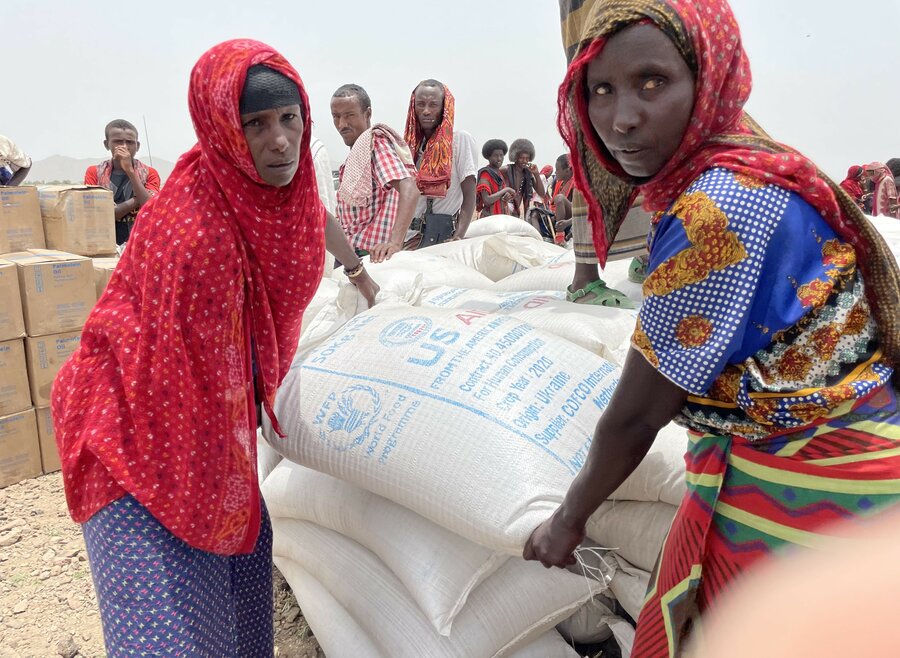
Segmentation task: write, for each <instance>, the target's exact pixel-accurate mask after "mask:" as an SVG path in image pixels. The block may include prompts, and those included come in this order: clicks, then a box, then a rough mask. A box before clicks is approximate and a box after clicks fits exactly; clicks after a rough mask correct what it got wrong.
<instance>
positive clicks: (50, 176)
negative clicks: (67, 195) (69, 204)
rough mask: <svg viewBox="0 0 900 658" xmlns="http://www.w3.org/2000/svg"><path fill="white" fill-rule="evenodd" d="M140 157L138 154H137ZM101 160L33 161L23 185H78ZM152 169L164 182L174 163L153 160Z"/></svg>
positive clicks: (59, 158) (58, 158)
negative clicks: (91, 167)
mask: <svg viewBox="0 0 900 658" xmlns="http://www.w3.org/2000/svg"><path fill="white" fill-rule="evenodd" d="M138 155H140V154H138ZM138 159H139V160H141V162H143V163H144V164H150V162H149V161H148V160H146V159H141V158H140V157H139V158H138ZM101 160H103V157H102V156H98V157H96V158H70V157H68V156H65V155H51V156H50V157H49V158H44V159H43V160H35V161H34V162H33V163H32V164H31V171H29V172H28V177H27V178H26V179H25V185H40V184H47V183H80V182H81V181H83V180H84V171H85V169H87V168H88V167H89V166H90V165H95V164H97V163H98V162H100V161H101ZM153 167H154V168H155V169H156V170H157V171H158V172H159V177H160V178H161V179H162V180H163V182H165V180H166V179H167V178H168V177H169V174H171V173H172V169H174V168H175V163H173V162H169V161H168V160H163V159H162V158H153Z"/></svg>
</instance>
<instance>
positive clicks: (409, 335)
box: [378, 316, 431, 347]
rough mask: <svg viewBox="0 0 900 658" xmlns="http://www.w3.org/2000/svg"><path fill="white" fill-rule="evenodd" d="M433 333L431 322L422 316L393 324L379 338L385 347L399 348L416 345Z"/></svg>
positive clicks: (383, 330) (382, 331)
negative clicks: (430, 332)
mask: <svg viewBox="0 0 900 658" xmlns="http://www.w3.org/2000/svg"><path fill="white" fill-rule="evenodd" d="M429 331H431V320H429V319H428V318H424V317H421V316H416V317H412V318H404V319H402V320H397V321H396V322H392V323H391V324H389V325H388V326H386V327H385V328H384V329H382V330H381V333H380V334H379V336H378V339H379V340H380V341H381V344H382V345H384V346H385V347H399V346H400V345H408V344H409V343H414V342H416V341H417V340H419V339H420V338H422V337H423V336H427V335H428V332H429Z"/></svg>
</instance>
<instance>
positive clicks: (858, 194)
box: [841, 165, 865, 209]
mask: <svg viewBox="0 0 900 658" xmlns="http://www.w3.org/2000/svg"><path fill="white" fill-rule="evenodd" d="M862 177H863V168H862V167H860V166H859V165H853V166H852V167H850V168H849V169H848V170H847V177H846V178H845V179H844V180H842V181H841V189H842V190H844V192H846V193H847V194H848V195H850V198H851V199H853V202H854V203H855V204H856V205H857V206H859V207H860V209H864V208H863V194H865V190H864V189H863V181H862Z"/></svg>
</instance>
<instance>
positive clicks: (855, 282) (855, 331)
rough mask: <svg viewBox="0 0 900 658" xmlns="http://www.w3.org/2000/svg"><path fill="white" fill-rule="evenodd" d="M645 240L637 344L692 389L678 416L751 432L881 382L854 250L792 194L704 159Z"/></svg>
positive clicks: (820, 412)
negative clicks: (705, 164)
mask: <svg viewBox="0 0 900 658" xmlns="http://www.w3.org/2000/svg"><path fill="white" fill-rule="evenodd" d="M649 250H650V263H649V267H648V276H647V279H646V281H645V283H644V304H643V306H642V308H641V310H640V314H639V317H638V324H637V327H636V329H635V333H634V336H633V338H632V343H633V345H634V346H635V347H636V348H637V349H638V350H639V351H640V352H641V353H642V354H643V355H644V357H645V358H646V359H647V360H648V361H649V362H650V363H651V364H652V365H653V366H654V367H655V368H657V370H659V372H660V373H662V374H663V375H664V376H665V377H667V378H668V379H670V380H671V381H673V382H674V383H675V384H677V385H678V386H680V387H681V388H683V389H685V390H686V391H687V392H688V393H689V397H688V400H687V402H686V404H685V406H684V407H683V408H682V411H681V414H680V416H679V417H678V418H677V419H676V421H678V422H680V423H681V424H682V425H685V426H686V427H688V428H690V429H694V430H697V431H700V432H713V433H726V434H736V435H739V436H743V437H746V438H748V439H759V438H762V437H766V436H771V435H773V434H777V433H779V432H786V431H790V430H792V429H795V428H800V427H804V426H807V425H810V424H812V423H816V422H821V421H824V420H826V419H828V418H830V417H831V415H832V412H833V411H834V410H835V409H836V408H837V407H838V406H839V405H841V404H842V403H845V402H847V401H850V400H857V399H862V398H864V397H865V396H867V395H868V394H870V393H872V392H873V391H875V390H876V389H877V388H878V387H880V386H882V385H884V384H886V383H888V382H889V380H890V378H891V374H892V369H891V368H890V367H889V366H888V365H886V364H884V363H882V354H881V351H880V350H879V347H878V341H877V338H876V332H875V322H874V320H873V318H872V315H871V312H870V308H869V305H868V302H867V301H866V296H865V290H864V287H863V282H862V279H861V277H860V275H859V272H858V271H857V267H856V256H855V253H854V251H853V249H852V247H850V246H849V245H848V244H846V243H845V242H843V241H841V240H840V239H839V238H838V237H837V235H836V234H835V233H834V231H833V230H832V229H831V228H829V227H828V225H827V224H826V223H825V221H824V220H823V219H822V217H821V216H820V215H819V213H818V212H816V210H815V209H814V208H813V207H812V206H811V205H810V204H808V203H807V202H806V201H804V200H803V199H802V198H800V196H799V195H798V194H796V193H794V192H790V191H788V190H785V189H783V188H780V187H777V186H774V185H767V184H766V183H764V182H762V181H759V180H756V179H753V178H748V177H746V176H742V175H740V174H734V173H733V172H730V171H728V170H726V169H720V168H715V169H710V170H709V171H707V172H705V173H704V174H703V175H702V176H701V177H699V178H698V179H697V180H696V181H695V182H694V183H693V184H692V185H691V186H690V187H689V188H688V189H687V190H686V191H685V192H684V194H682V195H681V196H680V197H679V198H678V199H677V200H676V201H675V203H673V204H672V206H671V207H670V208H669V209H668V210H667V211H666V212H664V213H660V214H659V215H657V216H656V217H655V218H654V222H653V227H652V229H651V233H650V236H649ZM850 420H851V419H848V422H850Z"/></svg>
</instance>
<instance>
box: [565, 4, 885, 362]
mask: <svg viewBox="0 0 900 658" xmlns="http://www.w3.org/2000/svg"><path fill="white" fill-rule="evenodd" d="M640 22H650V23H653V24H654V25H656V26H657V27H658V28H659V29H660V30H662V31H663V32H664V33H665V34H666V35H667V36H668V37H669V38H670V39H671V40H672V42H673V43H674V44H675V47H676V48H677V49H678V51H679V52H680V54H681V55H682V57H683V58H684V60H685V62H686V63H687V64H688V66H689V67H690V68H691V70H692V71H694V73H695V76H696V91H695V98H694V109H693V115H692V116H691V120H690V123H689V124H688V128H687V130H686V131H685V134H684V137H683V138H682V142H681V146H680V147H679V149H678V151H677V152H676V154H675V155H674V156H673V157H672V159H671V160H670V161H669V162H668V163H667V164H666V165H664V166H663V168H662V170H661V171H660V172H659V173H657V174H656V175H655V176H654V177H653V178H652V179H651V180H649V181H646V182H642V183H641V184H639V182H638V181H636V180H635V179H633V178H631V177H630V176H629V175H628V174H626V173H625V171H624V170H623V169H622V167H621V166H620V165H619V164H618V163H617V162H616V161H615V160H614V159H613V158H612V157H611V156H610V155H609V153H608V151H607V150H606V149H605V147H604V146H603V144H602V143H601V142H600V139H599V137H598V136H597V133H596V131H594V129H593V127H592V125H591V122H590V118H589V117H588V107H587V93H586V89H585V75H586V69H587V65H588V64H589V63H590V61H591V60H592V59H594V58H595V57H596V56H598V55H599V54H600V53H601V52H602V51H603V48H604V46H605V44H606V41H607V39H608V38H609V37H610V36H611V35H613V34H615V33H616V32H618V31H619V30H621V29H623V28H625V27H627V26H629V25H633V24H635V23H640ZM751 86H752V85H751V76H750V65H749V62H748V60H747V55H746V53H745V52H744V48H743V46H742V45H741V36H740V31H739V29H738V25H737V21H736V20H735V17H734V14H733V13H732V11H731V7H730V6H729V5H728V3H727V2H726V1H725V0H666V1H665V2H664V1H663V0H598V1H597V2H596V3H595V5H594V6H593V8H592V14H591V15H590V16H589V17H588V19H587V21H586V22H585V27H584V31H583V34H582V38H581V41H580V43H579V44H578V47H577V51H576V56H575V58H574V59H573V61H572V63H571V64H570V65H569V69H568V71H567V72H566V78H565V80H564V81H563V84H562V85H561V87H560V94H559V106H560V113H559V129H560V133H561V134H562V136H563V139H564V140H565V141H566V144H567V145H568V147H569V152H570V153H571V156H572V166H573V168H574V170H575V176H576V182H577V186H578V188H579V189H580V190H582V191H583V192H585V196H586V197H587V200H588V204H589V205H590V207H591V208H590V209H591V212H590V216H591V217H592V218H597V217H602V218H604V219H603V220H602V221H595V222H594V223H593V235H594V243H595V247H596V249H597V256H598V258H599V259H600V262H601V264H604V263H605V261H606V256H607V252H608V250H609V245H610V244H611V243H612V241H613V239H614V237H615V235H616V232H617V231H618V229H619V226H620V225H621V222H622V220H623V219H624V216H625V213H626V212H627V209H628V207H629V206H630V202H631V201H632V200H633V199H634V197H635V196H636V195H637V193H638V191H639V192H640V193H642V194H643V195H644V198H645V202H644V207H645V208H647V209H649V210H665V209H666V208H668V207H669V206H670V205H671V204H672V203H673V202H674V201H675V199H676V198H677V197H678V196H679V195H680V194H681V193H682V192H684V190H685V189H687V187H688V186H689V185H690V184H691V183H692V182H693V181H694V180H695V179H696V178H697V177H698V176H699V175H700V174H701V173H702V172H704V171H706V170H707V169H710V168H712V167H724V168H726V169H729V170H731V171H734V172H736V173H741V174H746V175H749V176H753V177H755V178H758V179H760V180H763V181H766V182H768V183H772V184H775V185H778V186H781V187H783V188H786V189H789V190H792V191H794V192H796V193H798V194H799V195H800V196H801V197H803V198H804V199H805V200H806V201H807V202H809V203H810V204H811V205H813V206H814V207H815V208H816V209H818V210H819V211H820V213H821V214H822V216H823V217H824V218H825V220H826V221H827V222H828V224H829V225H830V226H831V227H832V228H834V230H835V231H836V232H837V233H838V235H840V236H841V237H842V238H843V239H844V240H846V241H847V242H849V243H850V244H852V245H853V247H854V248H855V249H856V251H857V254H858V256H859V258H858V262H859V263H860V266H861V269H863V275H864V276H865V278H866V283H867V285H868V289H869V291H870V293H872V294H871V295H870V301H871V302H872V305H873V308H874V309H875V312H876V316H877V317H878V323H879V328H880V330H881V331H882V347H883V348H884V350H885V353H886V354H887V355H888V356H889V357H890V358H892V359H893V360H894V362H895V363H897V362H898V361H900V319H898V317H897V315H898V311H897V309H898V303H900V273H898V270H897V265H896V261H894V259H893V258H884V256H885V255H886V254H887V255H889V250H888V249H887V246H886V245H885V243H884V240H883V239H882V238H881V237H880V236H879V235H878V233H877V231H875V229H874V228H873V227H872V226H871V224H869V222H868V221H867V220H866V218H865V216H864V215H862V213H861V212H860V210H859V208H858V207H856V205H855V204H854V203H853V202H852V200H851V199H850V198H849V197H848V196H847V194H846V193H845V192H844V191H843V190H841V189H840V188H839V186H838V185H836V184H835V183H834V182H833V181H831V180H829V179H828V177H827V176H825V174H824V173H822V172H821V171H819V169H818V168H817V167H816V166H815V165H814V164H813V163H812V162H811V161H810V160H808V159H807V158H805V157H804V156H803V155H801V154H799V153H798V152H796V151H795V150H793V149H791V148H789V147H787V146H784V145H782V144H779V143H777V142H775V141H773V140H772V139H770V138H769V137H768V135H766V133H765V132H764V131H763V130H762V129H761V128H760V127H759V126H758V125H757V124H756V123H755V122H754V121H753V120H752V119H751V118H750V116H749V115H747V114H746V113H745V112H744V111H743V107H744V104H745V103H746V101H747V98H748V97H749V95H750V89H751ZM638 185H639V187H638Z"/></svg>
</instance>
